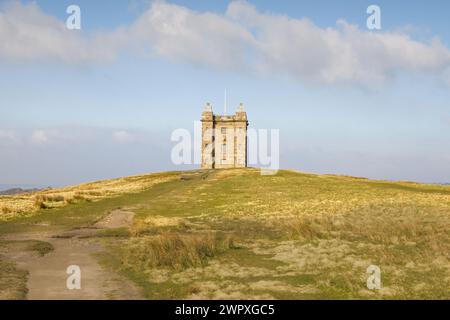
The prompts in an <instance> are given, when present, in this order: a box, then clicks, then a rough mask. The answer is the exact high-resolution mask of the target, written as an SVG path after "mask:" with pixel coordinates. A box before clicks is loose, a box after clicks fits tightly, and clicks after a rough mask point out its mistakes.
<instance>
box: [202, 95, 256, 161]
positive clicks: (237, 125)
mask: <svg viewBox="0 0 450 320" xmlns="http://www.w3.org/2000/svg"><path fill="white" fill-rule="evenodd" d="M201 121H202V164H201V168H202V169H214V168H217V169H219V168H245V167H247V126H248V121H247V113H246V112H245V111H244V106H243V105H242V103H241V104H240V105H239V107H238V109H237V111H236V113H235V114H234V115H230V116H227V115H223V116H220V115H215V114H214V113H213V110H212V106H211V104H209V103H207V104H206V106H205V109H204V110H203V113H202V120H201Z"/></svg>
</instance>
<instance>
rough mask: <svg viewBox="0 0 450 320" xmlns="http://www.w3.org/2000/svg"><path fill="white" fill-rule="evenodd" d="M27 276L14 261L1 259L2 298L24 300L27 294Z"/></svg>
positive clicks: (0, 284) (0, 280)
mask: <svg viewBox="0 0 450 320" xmlns="http://www.w3.org/2000/svg"><path fill="white" fill-rule="evenodd" d="M27 276H28V273H27V272H26V271H24V270H20V269H17V267H16V266H15V265H14V263H11V262H6V261H2V260H0V300H22V299H25V298H26V295H27V292H28V290H27V287H26V283H27Z"/></svg>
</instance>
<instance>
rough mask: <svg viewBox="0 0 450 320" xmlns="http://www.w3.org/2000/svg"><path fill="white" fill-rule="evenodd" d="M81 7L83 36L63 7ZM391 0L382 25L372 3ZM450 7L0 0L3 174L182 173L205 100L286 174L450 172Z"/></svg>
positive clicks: (64, 178)
mask: <svg viewBox="0 0 450 320" xmlns="http://www.w3.org/2000/svg"><path fill="white" fill-rule="evenodd" d="M72 4H76V5H78V6H79V7H80V8H81V30H69V29H67V27H66V19H67V17H68V16H69V14H67V13H66V9H67V7H68V6H69V5H72ZM370 4H377V5H378V6H379V7H380V8H381V27H382V28H381V30H368V28H367V26H366V20H367V17H368V14H367V13H366V9H367V7H368V6H369V5H370ZM449 12H450V2H448V1H444V0H442V1H438V0H435V1H414V2H410V1H400V0H399V1H364V0H362V1H361V0H358V1H356V0H355V1H353V0H347V1H345V0H342V1H325V0H324V1H287V0H280V1H267V0H263V1H231V2H230V1H221V0H215V1H206V0H201V1H200V0H198V1H194V0H192V1H143V0H131V1H125V0H118V1H108V2H107V1H105V0H70V1H66V0H58V1H57V0H42V1H39V0H38V1H25V0H22V1H1V0H0V184H37V185H52V186H60V185H67V184H73V183H78V182H82V181H89V180H96V179H103V178H110V177H118V176H124V175H131V174H138V173H143V172H152V171H160V170H172V169H176V168H177V166H175V165H174V164H173V163H172V162H171V158H170V152H171V149H172V147H173V146H174V142H172V141H171V139H170V137H171V133H172V132H173V130H175V129H177V128H186V129H189V130H193V126H194V123H193V122H194V121H195V120H198V119H199V117H200V113H201V111H202V108H203V105H204V104H205V102H207V101H210V102H211V103H212V104H213V108H214V109H215V110H216V111H218V112H222V111H223V99H224V98H223V95H224V89H225V88H227V92H228V105H229V109H231V110H233V108H234V107H236V106H237V105H238V104H239V102H243V103H244V104H245V107H246V111H247V113H248V116H249V119H250V125H251V127H253V128H266V129H271V128H275V129H280V165H281V167H282V168H290V169H298V170H302V171H308V172H317V173H337V174H347V175H355V176H365V177H370V178H378V179H391V180H414V181H420V182H450V148H449V147H450V144H449V143H450V142H449V140H450V139H449V138H450V20H449V19H448V13H449Z"/></svg>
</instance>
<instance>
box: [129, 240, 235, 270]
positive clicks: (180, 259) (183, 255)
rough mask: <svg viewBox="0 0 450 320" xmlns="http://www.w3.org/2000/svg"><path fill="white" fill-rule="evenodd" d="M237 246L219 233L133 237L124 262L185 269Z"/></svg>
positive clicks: (136, 266)
mask: <svg viewBox="0 0 450 320" xmlns="http://www.w3.org/2000/svg"><path fill="white" fill-rule="evenodd" d="M233 247H234V242H233V239H232V238H230V237H229V236H221V235H217V234H212V233H208V234H183V235H182V234H175V233H165V234H160V235H156V236H144V237H138V238H132V239H130V240H129V241H128V243H127V244H126V245H125V246H124V248H123V250H122V264H123V266H124V267H125V268H128V269H131V270H133V271H135V272H143V271H145V270H149V269H152V268H157V267H168V268H170V269H173V270H182V269H186V268H189V267H194V266H201V265H204V264H205V263H206V262H207V260H208V259H210V258H213V257H214V256H216V255H217V254H219V253H221V252H224V251H226V250H228V249H230V248H233Z"/></svg>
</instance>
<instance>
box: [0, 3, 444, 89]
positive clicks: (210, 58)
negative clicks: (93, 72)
mask: <svg viewBox="0 0 450 320" xmlns="http://www.w3.org/2000/svg"><path fill="white" fill-rule="evenodd" d="M405 30H407V29H405ZM405 30H403V31H382V32H371V31H368V30H366V29H359V28H358V27H357V26H355V25H350V24H348V23H347V22H345V21H343V20H340V21H338V22H337V24H336V26H334V27H329V28H321V27H318V26H316V25H315V24H314V23H313V22H311V21H310V20H308V19H294V18H289V17H287V16H283V15H275V14H268V13H261V12H259V11H258V10H257V9H256V8H255V7H253V6H252V5H250V4H248V3H247V2H244V1H235V2H232V3H230V4H229V6H228V9H227V11H226V13H225V14H222V15H221V14H217V13H211V12H197V11H193V10H190V9H187V8H185V7H182V6H178V5H173V4H169V3H166V2H154V3H153V4H152V5H151V7H150V8H149V9H148V10H146V11H145V12H144V13H143V14H142V15H141V16H140V17H139V18H137V19H136V21H135V22H133V23H132V24H131V25H130V26H128V27H122V28H119V29H117V30H115V31H111V32H109V33H103V34H98V35H97V36H95V37H94V38H89V39H87V38H83V37H82V36H81V35H82V33H80V32H74V31H69V30H66V29H65V27H64V23H63V22H61V21H58V20H57V19H56V18H54V17H51V16H48V15H46V14H45V13H43V12H42V11H41V10H40V9H39V8H38V7H37V5H35V4H29V5H22V4H20V3H15V4H14V5H10V6H7V7H5V9H4V10H3V12H1V13H0V60H2V59H9V60H19V61H35V60H41V59H56V60H59V61H62V62H66V63H83V62H94V63H96V62H99V61H112V60H113V59H114V57H115V56H116V55H117V52H118V50H121V49H122V48H126V49H128V50H131V51H132V52H135V53H136V54H142V55H143V56H149V57H151V56H153V55H158V56H162V57H164V58H167V59H170V60H176V61H181V62H188V63H195V64H201V65H205V66H209V67H214V68H224V69H225V68H226V69H229V68H233V69H238V70H250V71H257V72H262V73H266V74H279V73H281V74H289V75H291V76H294V77H296V78H298V79H301V80H303V81H314V82H323V83H331V84H334V83H358V84H365V85H370V84H372V83H374V82H382V81H385V80H388V79H390V78H393V77H395V76H397V75H399V74H401V73H418V74H429V75H434V76H438V77H442V78H443V79H444V80H448V75H446V73H445V72H448V70H450V50H449V49H448V48H447V47H445V46H444V45H443V44H442V42H440V41H439V40H438V39H437V38H434V39H431V40H430V41H428V42H421V41H416V40H413V39H412V38H411V37H410V36H409V35H408V33H406V31H405ZM445 70H447V71H445Z"/></svg>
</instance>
